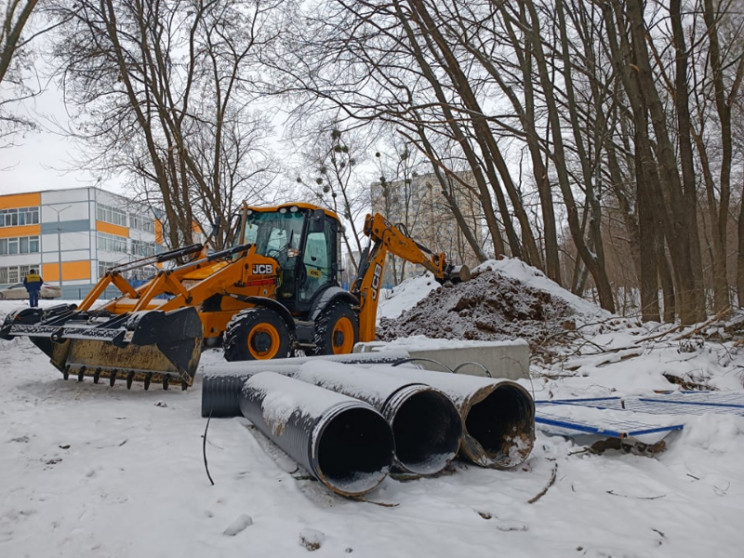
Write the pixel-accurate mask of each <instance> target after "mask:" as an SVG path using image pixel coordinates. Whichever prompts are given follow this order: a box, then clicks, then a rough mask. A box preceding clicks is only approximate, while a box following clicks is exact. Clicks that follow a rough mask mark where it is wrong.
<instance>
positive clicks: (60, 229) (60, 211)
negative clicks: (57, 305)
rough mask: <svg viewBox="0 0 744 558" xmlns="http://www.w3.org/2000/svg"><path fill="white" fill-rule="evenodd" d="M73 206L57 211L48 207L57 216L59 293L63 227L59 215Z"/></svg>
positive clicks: (60, 287)
mask: <svg viewBox="0 0 744 558" xmlns="http://www.w3.org/2000/svg"><path fill="white" fill-rule="evenodd" d="M71 207H72V205H66V206H64V207H63V208H61V209H57V208H55V207H52V206H51V205H49V206H47V208H48V209H51V210H52V211H54V212H55V213H56V214H57V262H58V265H59V291H60V293H61V292H62V226H61V225H60V220H59V215H60V213H62V212H63V211H64V210H65V209H69V208H71Z"/></svg>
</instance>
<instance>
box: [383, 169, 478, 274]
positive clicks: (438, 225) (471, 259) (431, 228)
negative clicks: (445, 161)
mask: <svg viewBox="0 0 744 558" xmlns="http://www.w3.org/2000/svg"><path fill="white" fill-rule="evenodd" d="M458 175H459V177H460V179H461V180H462V181H463V182H465V183H467V184H473V182H474V179H473V176H472V173H470V172H461V173H458ZM451 190H452V195H453V196H454V198H455V200H456V201H457V204H458V205H459V207H460V211H461V212H462V213H463V218H464V219H465V221H466V222H467V223H468V225H469V226H470V228H471V230H472V232H473V235H474V236H475V238H476V240H477V241H478V242H479V243H481V242H482V241H483V237H484V236H485V230H486V227H485V217H484V216H483V210H482V208H481V207H480V204H479V201H478V199H477V198H476V196H475V195H474V194H473V193H472V192H471V191H469V190H468V189H466V188H463V187H462V186H459V185H458V184H455V183H453V184H452V185H451ZM370 198H371V201H372V211H373V212H379V213H382V214H383V215H385V216H386V217H387V219H388V221H390V222H392V223H396V224H397V223H402V224H403V225H404V227H405V230H407V231H408V233H409V234H410V235H411V237H413V238H414V239H415V240H416V241H418V242H419V243H420V244H423V245H424V246H426V247H428V248H430V249H431V250H433V251H436V252H444V253H445V254H446V255H447V257H448V258H450V259H451V261H453V262H456V263H464V264H467V265H469V266H471V267H474V266H476V265H477V264H478V258H477V257H476V255H475V253H474V252H473V250H472V249H471V247H470V245H469V244H468V243H467V242H466V240H465V237H464V235H463V234H462V231H461V230H460V229H459V227H458V226H457V222H456V220H455V217H454V215H453V214H452V211H451V210H450V209H449V206H448V204H447V201H446V200H445V198H444V196H443V195H442V192H441V186H440V185H439V182H438V181H437V179H436V177H435V176H434V174H423V175H417V176H414V177H412V178H410V179H407V180H396V181H393V182H389V183H386V184H384V185H383V184H381V183H380V182H376V183H374V184H372V185H371V187H370ZM422 271H423V267H421V266H418V265H414V264H411V263H409V262H403V261H402V260H400V259H399V258H395V257H394V256H392V255H390V256H389V257H388V262H387V264H386V266H385V274H384V276H383V285H384V286H385V287H391V286H393V285H395V284H397V283H399V282H400V281H402V280H403V279H407V278H409V277H411V276H414V275H418V274H420V273H421V272H422Z"/></svg>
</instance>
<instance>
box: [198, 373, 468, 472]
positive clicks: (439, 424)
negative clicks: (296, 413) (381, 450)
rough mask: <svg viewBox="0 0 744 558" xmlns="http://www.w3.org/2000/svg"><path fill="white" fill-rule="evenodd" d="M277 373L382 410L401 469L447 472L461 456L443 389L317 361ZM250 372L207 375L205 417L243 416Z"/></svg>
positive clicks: (458, 424) (454, 414)
mask: <svg viewBox="0 0 744 558" xmlns="http://www.w3.org/2000/svg"><path fill="white" fill-rule="evenodd" d="M265 368H269V369H270V370H271V371H272V372H276V373H278V374H282V375H288V376H291V377H293V378H295V379H297V380H301V381H303V382H306V383H309V384H313V385H316V386H319V387H323V388H325V389H328V390H331V391H334V392H337V393H342V394H344V395H347V396H349V397H354V398H356V399H360V400H362V401H365V402H367V403H369V404H370V405H372V406H373V407H374V408H375V409H377V410H378V411H379V412H380V413H382V415H383V416H384V417H385V419H386V420H387V421H388V424H389V425H390V427H391V428H392V431H393V436H394V438H395V468H396V470H398V471H400V472H403V473H409V474H413V475H434V474H437V473H439V472H441V471H442V470H443V469H444V468H445V467H447V465H448V464H449V463H450V462H451V461H452V460H453V459H454V458H455V457H456V456H457V452H458V448H459V446H460V439H461V437H462V430H463V427H462V420H461V419H460V414H459V413H458V410H457V409H456V408H455V406H454V405H453V404H452V402H451V401H450V399H449V398H448V397H447V396H446V395H445V394H444V393H442V392H441V391H440V390H438V389H435V388H433V387H431V386H429V385H426V384H423V383H421V382H411V381H410V380H407V379H405V378H403V377H395V376H389V375H378V374H375V373H374V368H375V367H372V368H371V369H363V368H360V367H359V366H350V365H345V364H338V363H335V362H329V361H326V360H324V359H323V360H317V359H316V360H315V361H311V363H307V364H304V365H297V366H294V367H293V366H291V365H289V364H286V363H284V364H279V365H277V364H274V363H273V362H271V363H268V364H267V365H266V366H265ZM245 378H246V376H245V375H244V376H242V377H241V376H223V375H218V376H206V377H205V378H204V381H203V385H202V416H213V417H226V416H238V415H239V414H240V409H239V406H238V394H239V393H240V388H241V386H242V382H243V381H244V380H245Z"/></svg>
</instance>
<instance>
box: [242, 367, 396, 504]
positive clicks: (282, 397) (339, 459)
mask: <svg viewBox="0 0 744 558" xmlns="http://www.w3.org/2000/svg"><path fill="white" fill-rule="evenodd" d="M239 406H240V410H241V413H242V414H243V416H244V417H246V418H247V419H248V420H250V421H251V422H252V423H253V424H254V425H255V426H256V428H258V429H259V430H260V431H261V432H263V434H265V435H266V436H267V437H268V438H269V439H271V441H273V442H274V443H275V444H276V445H278V446H279V447H280V448H282V449H283V450H284V451H285V452H286V453H287V454H288V455H289V456H290V457H292V459H294V460H295V461H297V463H299V464H300V465H301V466H302V467H303V468H304V469H305V470H307V471H308V472H309V473H310V474H311V475H312V476H313V477H315V478H316V479H318V480H319V481H320V482H322V483H323V484H324V485H325V486H327V487H328V488H329V489H331V490H332V491H333V492H335V493H337V494H341V495H343V496H352V497H353V496H361V495H363V494H365V493H367V492H369V491H370V490H372V489H374V488H375V487H376V486H377V485H378V484H380V483H381V482H382V481H383V479H384V478H385V476H386V475H387V474H388V472H389V469H390V467H391V465H392V462H393V449H394V441H393V434H392V432H391V430H390V427H389V426H388V424H387V422H386V421H385V419H384V418H383V417H382V415H380V413H379V412H378V411H376V410H375V409H374V408H372V406H371V405H369V404H367V403H364V402H362V401H359V400H357V399H354V398H351V397H347V396H345V395H341V394H338V393H334V392H332V391H329V390H326V389H323V388H320V387H317V386H313V385H310V384H307V383H305V382H301V381H298V380H293V379H291V378H287V377H286V376H282V375H280V374H276V373H273V372H261V373H258V374H255V375H253V376H251V377H250V378H248V379H247V380H245V383H244V384H243V387H242V390H241V392H240V397H239Z"/></svg>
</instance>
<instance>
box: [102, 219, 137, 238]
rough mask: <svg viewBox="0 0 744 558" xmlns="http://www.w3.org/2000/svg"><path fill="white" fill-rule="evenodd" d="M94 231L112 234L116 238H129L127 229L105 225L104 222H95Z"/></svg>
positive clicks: (109, 224)
mask: <svg viewBox="0 0 744 558" xmlns="http://www.w3.org/2000/svg"><path fill="white" fill-rule="evenodd" d="M96 230H97V231H99V232H103V233H108V234H114V235H116V236H123V237H124V238H129V229H128V228H127V227H122V226H120V225H113V224H111V223H106V222H105V221H96Z"/></svg>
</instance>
